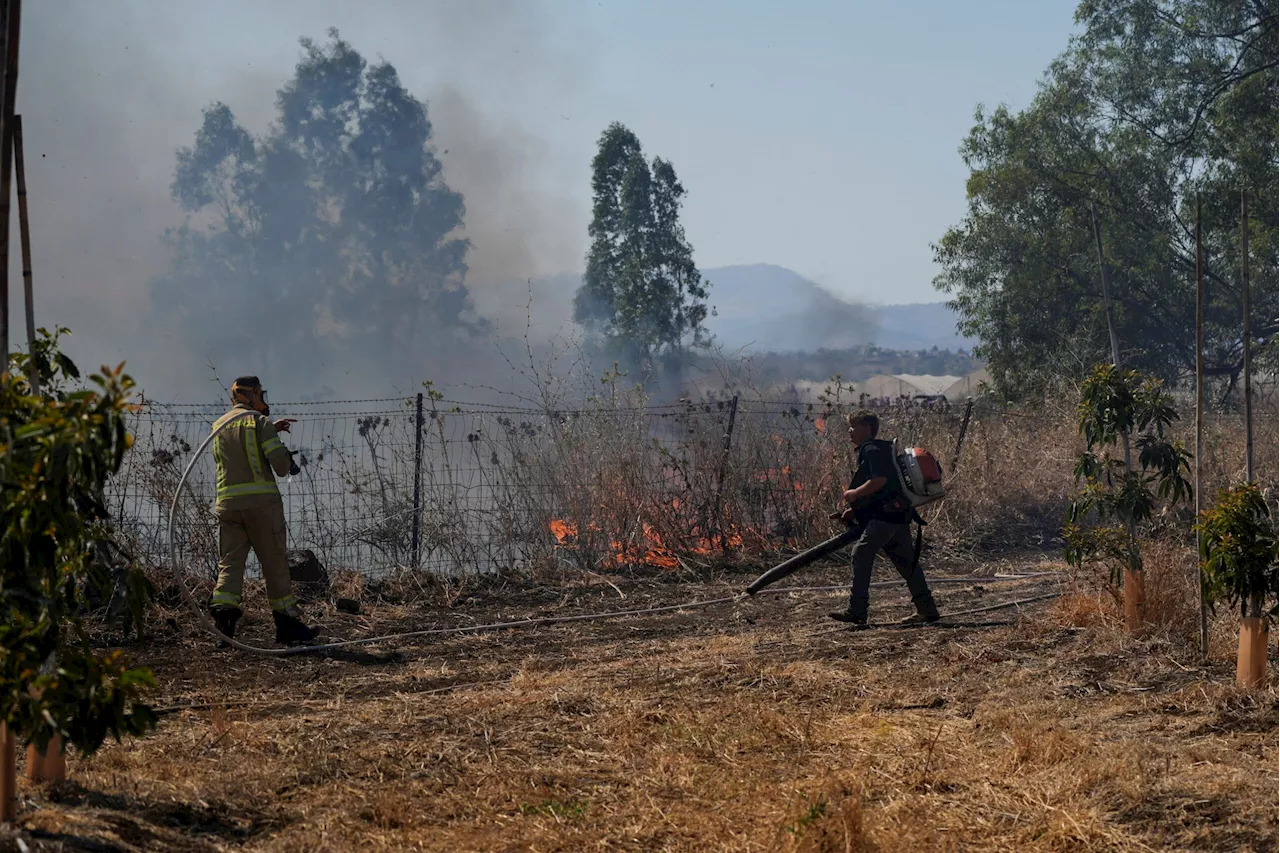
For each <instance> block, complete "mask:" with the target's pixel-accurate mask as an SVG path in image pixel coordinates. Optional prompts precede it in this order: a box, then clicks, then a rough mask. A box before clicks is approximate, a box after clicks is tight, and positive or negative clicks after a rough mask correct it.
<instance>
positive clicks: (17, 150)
mask: <svg viewBox="0 0 1280 853" xmlns="http://www.w3.org/2000/svg"><path fill="white" fill-rule="evenodd" d="M13 170H14V173H15V174H16V176H17V178H18V225H19V226H20V228H19V233H20V234H21V235H22V296H23V301H24V302H25V304H26V309H27V384H28V385H30V386H31V393H32V394H35V395H39V394H40V371H39V370H38V369H37V367H36V306H35V296H34V294H33V293H32V290H31V222H30V220H29V219H28V218H27V169H26V166H25V165H23V160H22V116H20V115H15V116H14V117H13Z"/></svg>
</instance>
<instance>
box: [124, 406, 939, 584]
mask: <svg viewBox="0 0 1280 853" xmlns="http://www.w3.org/2000/svg"><path fill="white" fill-rule="evenodd" d="M853 408H856V406H854V405H851V404H842V403H839V402H837V403H833V404H832V403H829V404H787V403H776V402H775V403H769V402H761V401H756V402H752V403H747V402H739V401H738V400H736V399H730V400H717V401H712V402H699V403H692V402H684V403H681V404H677V405H668V406H641V405H633V404H631V403H630V402H628V401H626V400H624V399H621V398H620V397H619V398H615V399H611V400H608V401H599V402H597V403H596V404H595V405H593V406H590V407H588V408H579V409H566V410H555V409H549V408H543V409H536V408H531V407H530V408H518V407H509V406H497V405H479V404H471V403H456V402H452V401H447V400H442V399H433V395H430V394H428V395H425V397H424V396H420V397H416V398H408V399H377V400H360V401H350V402H344V403H325V404H276V405H275V406H273V409H274V411H273V417H290V418H296V419H297V423H295V424H294V425H293V428H292V432H290V433H289V434H287V435H285V436H283V437H284V439H285V441H286V444H287V445H288V446H289V448H290V449H291V450H293V451H296V456H295V460H296V461H297V463H298V466H299V467H300V469H301V473H300V474H297V475H294V476H292V477H285V478H280V480H279V485H280V491H281V494H282V497H283V499H284V505H285V512H286V517H287V519H288V522H289V547H290V548H291V549H310V550H312V551H314V552H315V553H316V555H317V556H318V557H319V558H320V559H321V561H322V562H323V563H324V564H325V565H326V566H328V567H330V568H331V569H332V568H337V569H349V570H354V571H357V572H359V573H361V574H363V575H365V576H366V577H369V578H379V577H384V576H386V575H387V574H389V573H391V572H393V571H395V570H397V569H399V568H404V567H410V568H421V569H425V570H428V571H431V572H435V573H440V574H443V575H457V574H460V573H468V572H491V571H495V570H499V569H517V570H519V569H525V570H527V569H531V568H536V567H543V568H547V567H552V566H555V565H557V564H565V563H568V564H571V565H575V566H577V567H578V568H582V569H596V568H600V567H606V568H616V567H620V566H623V565H637V564H647V565H650V566H655V567H658V568H675V567H677V566H679V565H680V564H681V563H682V562H684V563H685V564H686V565H688V561H694V562H697V561H700V560H701V561H706V560H708V559H710V558H712V557H713V556H714V555H716V554H717V552H728V551H738V552H741V551H742V550H744V549H745V550H747V551H767V552H776V551H778V550H779V549H781V548H784V547H787V546H788V545H790V544H792V543H794V542H795V541H798V540H800V539H805V538H807V537H811V536H812V535H813V534H814V532H815V529H816V528H817V527H818V526H819V525H821V526H822V530H821V531H818V532H819V533H821V532H824V531H825V530H826V526H825V525H826V512H827V510H828V509H829V508H830V507H831V506H834V505H835V503H836V501H837V500H838V496H839V492H840V491H841V489H843V488H844V486H845V484H846V483H847V480H848V474H849V469H850V465H851V463H852V459H851V457H850V453H849V448H848V447H847V444H848V442H847V437H846V434H845V429H844V426H843V421H842V420H840V416H841V414H842V413H843V412H845V411H850V410H852V409H853ZM225 411H226V407H225V406H223V405H209V406H199V405H175V404H169V405H165V404H157V403H146V404H144V405H143V406H142V407H141V409H140V411H139V412H138V413H137V414H136V415H135V421H134V423H133V427H132V429H133V432H134V436H135V445H134V448H133V450H132V452H131V453H130V454H129V456H128V458H127V459H126V462H125V465H124V467H123V469H122V470H121V472H120V473H119V475H118V476H117V477H116V478H115V479H114V481H113V482H112V484H111V488H110V493H109V500H110V502H111V506H112V511H113V516H114V518H115V519H116V521H117V528H118V533H119V534H120V535H121V537H122V539H123V540H124V541H125V542H126V543H127V544H128V546H129V547H130V548H131V550H132V552H133V553H134V555H135V556H136V557H137V558H139V559H140V560H142V561H143V562H144V563H146V564H148V565H153V566H165V565H167V564H168V563H169V556H168V549H167V540H166V536H165V530H166V524H165V522H166V518H167V514H168V511H169V506H170V503H171V502H172V500H173V497H174V492H175V490H176V488H177V484H178V480H179V478H180V477H181V474H182V471H183V469H184V468H185V466H186V464H187V463H188V462H189V461H190V459H191V456H192V454H193V453H194V451H195V449H196V448H197V447H198V446H199V445H200V443H201V442H202V441H203V440H204V439H205V438H206V437H207V436H208V434H209V431H210V429H211V426H212V424H213V422H214V420H216V419H217V418H218V417H219V416H220V415H222V414H223V413H224V412H225ZM885 411H886V412H890V411H895V412H897V415H896V417H895V416H894V415H889V418H890V420H894V419H896V420H898V421H899V422H900V426H904V427H905V426H908V425H909V424H908V422H910V424H914V426H915V430H914V433H913V435H914V434H915V433H924V432H928V433H937V435H938V437H939V439H940V438H941V436H942V432H947V431H950V432H952V433H953V434H954V431H955V429H956V428H957V427H958V423H959V417H960V416H959V412H958V411H957V410H946V411H927V410H923V409H921V410H908V409H906V408H898V409H895V410H885ZM833 419H834V420H833ZM829 421H830V422H833V423H834V422H836V421H839V425H838V427H836V428H834V429H828V427H827V424H828V422H829ZM926 427H927V428H926ZM936 428H941V429H942V432H938V429H936ZM902 437H903V438H904V439H905V438H908V437H909V436H907V435H903V436H902ZM922 438H924V436H923V435H920V436H918V438H916V439H913V440H919V439H922ZM952 440H953V441H954V437H953V438H952ZM937 449H938V450H939V451H942V448H937ZM947 449H948V450H949V449H950V448H947ZM940 455H944V454H943V453H940ZM188 486H189V488H188V490H187V493H186V494H184V495H183V496H182V497H181V498H180V499H179V500H178V503H177V509H176V514H175V524H174V530H175V540H176V544H177V548H178V552H179V556H178V559H179V561H180V563H181V564H182V567H183V568H184V569H186V570H188V571H195V572H198V573H205V574H208V575H210V576H212V575H213V574H214V573H215V571H216V569H215V566H216V554H217V542H216V539H217V526H216V522H215V520H214V518H213V516H212V513H211V507H212V504H213V500H214V491H215V473H214V463H213V459H212V453H210V452H208V451H206V452H205V453H204V454H203V455H202V458H201V459H199V460H198V461H197V462H196V465H195V468H194V469H193V471H192V474H191V477H190V478H189V480H188Z"/></svg>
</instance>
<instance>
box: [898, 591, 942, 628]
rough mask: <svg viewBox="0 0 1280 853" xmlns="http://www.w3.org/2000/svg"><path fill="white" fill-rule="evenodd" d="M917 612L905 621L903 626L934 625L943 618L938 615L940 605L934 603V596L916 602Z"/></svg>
mask: <svg viewBox="0 0 1280 853" xmlns="http://www.w3.org/2000/svg"><path fill="white" fill-rule="evenodd" d="M915 605H916V612H915V613H913V614H912V615H910V616H908V617H907V618H906V619H903V620H902V622H901V623H900V624H902V625H932V624H933V623H934V622H937V621H938V620H939V619H941V618H942V617H941V616H939V615H938V605H937V604H935V603H934V601H933V596H932V595H929V596H924V597H922V598H920V599H919V600H918V601H916V602H915Z"/></svg>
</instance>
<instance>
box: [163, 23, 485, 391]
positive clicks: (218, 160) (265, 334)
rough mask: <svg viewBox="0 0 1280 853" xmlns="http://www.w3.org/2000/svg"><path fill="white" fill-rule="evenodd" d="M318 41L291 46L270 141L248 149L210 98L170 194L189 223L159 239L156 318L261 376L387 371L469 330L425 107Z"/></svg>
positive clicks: (342, 46)
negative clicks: (316, 369)
mask: <svg viewBox="0 0 1280 853" xmlns="http://www.w3.org/2000/svg"><path fill="white" fill-rule="evenodd" d="M329 35H330V38H331V41H330V42H329V43H328V44H327V45H324V46H320V45H317V44H315V43H313V42H312V41H311V40H309V39H302V40H301V43H302V47H303V56H302V59H301V60H300V61H299V62H298V65H297V68H296V71H295V73H294V76H293V78H292V79H291V80H289V81H288V82H287V83H286V84H285V85H284V86H283V87H282V88H281V89H280V90H279V92H278V97H277V100H276V107H277V111H278V114H277V118H276V122H275V123H274V124H273V125H272V127H271V130H270V132H269V133H267V134H266V135H265V136H263V137H259V138H254V137H253V136H252V135H250V133H249V132H248V131H247V130H245V128H244V127H243V126H242V125H241V124H240V123H239V122H238V121H237V120H236V118H235V116H234V115H233V114H232V112H231V109H230V108H229V107H228V106H227V105H226V104H222V103H215V104H213V105H212V106H210V107H209V108H207V109H206V110H205V111H204V122H203V124H202V125H201V127H200V129H199V130H198V132H197V133H196V139H195V145H194V146H193V147H191V148H184V149H182V150H181V151H179V152H178V163H177V170H176V172H175V175H174V180H173V185H172V194H173V197H174V199H175V200H176V201H177V202H178V203H179V204H181V206H182V208H183V209H184V210H186V211H187V212H188V213H189V214H191V216H190V217H189V218H188V220H187V222H186V224H184V225H183V226H182V227H181V228H177V229H173V230H171V231H169V232H168V233H167V234H166V237H165V241H166V244H167V245H168V247H169V248H170V250H171V251H172V264H171V268H170V270H169V271H168V273H167V274H166V275H164V276H161V277H160V278H159V279H157V280H156V281H155V282H153V285H152V292H153V296H154V302H155V306H156V310H157V313H158V314H159V316H160V317H161V318H165V319H176V320H177V321H178V322H179V323H180V324H181V328H183V329H184V330H185V331H186V332H187V333H188V334H189V335H191V336H192V339H193V340H196V341H201V342H211V343H213V344H216V345H217V346H218V347H219V348H220V349H225V348H228V347H231V348H235V349H236V350H237V351H239V352H240V353H242V354H244V355H245V361H246V363H256V364H262V365H265V366H266V367H264V368H263V369H269V368H270V367H271V366H272V365H282V371H281V372H284V371H283V366H287V364H289V363H290V361H292V362H294V363H297V362H298V361H300V360H309V361H311V362H312V363H313V364H315V363H323V362H326V361H332V360H334V359H337V358H340V357H352V356H353V355H357V356H367V357H369V358H371V359H374V360H377V361H381V363H384V364H385V363H388V362H387V360H388V359H394V358H396V357H403V354H404V353H406V352H408V351H410V350H411V349H412V348H414V347H420V346H424V345H430V344H431V343H433V342H435V341H437V340H440V339H443V340H444V341H447V340H448V339H449V338H450V337H451V336H452V335H454V334H458V333H461V332H465V331H467V330H474V329H475V328H477V327H478V325H479V321H478V319H477V318H476V317H475V316H474V312H473V311H472V310H471V307H470V302H469V299H468V294H467V291H466V288H465V286H464V276H465V274H466V272H467V266H466V262H465V258H466V253H467V250H468V246H469V244H468V242H467V241H466V240H464V239H461V238H459V237H458V236H457V231H458V229H459V228H460V227H461V225H462V221H463V214H464V208H463V200H462V197H461V196H460V195H459V194H458V193H456V192H454V191H453V190H451V189H450V188H449V187H448V186H447V185H446V184H445V182H444V180H443V177H442V175H441V164H440V162H439V160H438V159H437V158H436V155H435V153H434V152H433V149H432V147H431V135H432V127H431V122H430V120H429V119H428V117H427V108H426V105H425V104H424V103H422V102H421V101H419V100H418V99H417V98H415V97H414V96H413V95H411V94H410V93H409V92H408V91H406V89H405V88H404V86H403V85H402V84H401V82H400V78H399V76H398V75H397V73H396V70H395V68H393V67H392V66H391V65H390V64H389V63H386V62H381V63H378V64H375V65H369V64H368V63H366V61H365V59H364V57H362V56H361V55H360V54H359V53H358V52H356V51H355V50H354V49H353V48H352V47H351V45H350V44H348V43H347V42H345V41H342V40H341V39H340V38H339V36H338V32H337V31H336V30H330V32H329ZM197 223H207V225H206V226H205V227H198V224H197ZM286 354H287V355H288V360H286V359H282V358H281V356H284V355H286Z"/></svg>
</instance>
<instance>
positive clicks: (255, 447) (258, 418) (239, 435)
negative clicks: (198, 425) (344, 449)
mask: <svg viewBox="0 0 1280 853" xmlns="http://www.w3.org/2000/svg"><path fill="white" fill-rule="evenodd" d="M251 411H253V410H252V409H250V408H249V407H248V406H242V405H238V404H237V405H236V406H235V407H234V408H232V409H231V411H229V412H227V413H226V414H225V415H223V416H222V417H220V418H218V420H217V421H215V422H214V424H213V428H214V429H215V430H216V429H217V428H218V427H220V426H221V425H222V424H224V423H226V422H227V421H229V420H231V419H232V418H235V417H236V416H237V415H243V414H244V413H245V412H251ZM213 460H214V462H215V464H216V465H217V469H218V499H217V502H216V503H215V504H214V511H215V512H216V511H218V510H224V509H226V510H233V509H253V508H255V507H260V506H267V505H269V504H272V503H276V502H278V501H279V500H280V489H279V488H278V487H277V486H276V477H275V475H279V476H281V477H283V476H284V475H285V474H288V473H289V463H290V457H289V451H288V449H287V448H286V447H285V446H284V442H282V441H281V440H280V437H279V436H278V435H276V428H275V427H274V426H273V425H272V423H271V420H270V419H269V418H267V417H266V416H264V415H260V414H257V413H256V412H255V413H254V414H253V415H247V416H244V417H241V418H240V419H239V420H237V421H236V422H235V423H233V424H231V426H229V427H227V428H226V429H224V430H223V431H222V432H221V433H219V434H218V437H217V438H215V439H214V440H213ZM273 470H274V474H273V473H272V472H273Z"/></svg>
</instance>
